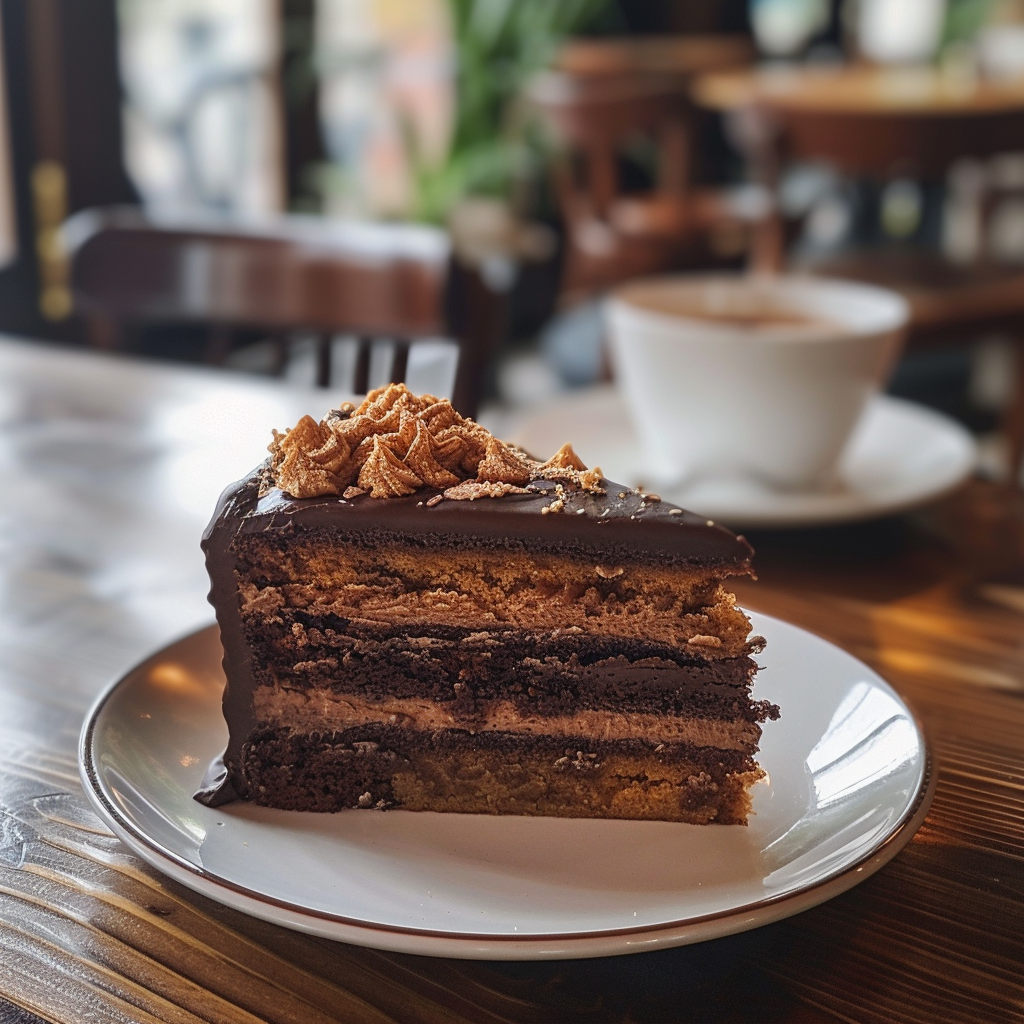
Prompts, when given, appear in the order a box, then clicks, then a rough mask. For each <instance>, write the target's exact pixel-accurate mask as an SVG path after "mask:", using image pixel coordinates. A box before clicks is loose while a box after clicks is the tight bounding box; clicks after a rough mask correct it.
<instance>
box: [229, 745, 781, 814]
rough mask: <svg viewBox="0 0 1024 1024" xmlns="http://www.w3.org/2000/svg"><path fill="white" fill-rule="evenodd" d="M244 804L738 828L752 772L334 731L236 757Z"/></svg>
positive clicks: (589, 751)
mask: <svg viewBox="0 0 1024 1024" xmlns="http://www.w3.org/2000/svg"><path fill="white" fill-rule="evenodd" d="M239 771H240V775H241V776H242V777H243V778H244V780H245V784H246V787H247V792H248V794H249V799H251V800H253V801H254V802H255V803H265V804H268V805H270V806H274V807H282V808H284V809H286V810H287V809H301V810H315V811H336V810H343V809H345V808H349V807H366V808H370V807H375V808H381V809H383V808H387V807H389V806H401V807H404V808H407V809H410V810H444V811H454V812H463V813H489V814H502V813H506V814H507V813H512V814H523V813H531V814H546V815H553V816H561V817H580V816H590V817H625V818H636V819H648V820H662V821H682V822H690V823H694V824H706V823H708V822H711V821H717V822H719V823H721V824H732V823H739V822H743V821H745V820H746V817H747V813H748V811H749V797H748V795H747V792H746V789H747V787H748V786H749V785H750V783H752V782H753V781H756V779H757V778H759V777H760V776H761V774H762V773H761V771H760V770H759V769H758V768H757V767H756V765H754V764H753V762H752V761H751V760H750V759H749V758H748V757H746V756H744V755H742V754H738V753H734V752H730V751H715V750H709V751H706V752H704V753H703V754H701V753H699V752H698V753H697V755H696V756H694V755H693V754H692V753H691V752H689V751H682V750H679V749H673V748H672V747H665V748H664V749H663V750H660V751H656V750H655V749H654V748H653V746H652V744H651V743H644V742H641V741H620V742H616V743H606V742H601V741H595V740H592V739H588V740H587V741H585V742H583V741H581V743H579V744H575V745H574V744H572V743H569V742H567V741H565V740H564V739H559V738H538V737H530V738H529V739H522V738H517V737H512V736H508V735H504V734H500V733H498V734H491V735H483V736H474V737H469V736H468V735H467V734H465V733H461V734H460V733H442V734H440V735H436V736H431V735H424V734H416V733H409V732H407V731H405V730H402V729H388V728H386V727H377V728H373V727H365V728H362V729H350V730H346V731H345V732H342V733H337V734H317V733H313V734H296V733H293V732H290V731H287V730H265V731H261V732H259V733H257V734H255V735H254V736H253V737H252V739H251V740H250V741H249V742H247V743H246V744H245V746H244V748H243V749H242V751H241V757H240V769H239Z"/></svg>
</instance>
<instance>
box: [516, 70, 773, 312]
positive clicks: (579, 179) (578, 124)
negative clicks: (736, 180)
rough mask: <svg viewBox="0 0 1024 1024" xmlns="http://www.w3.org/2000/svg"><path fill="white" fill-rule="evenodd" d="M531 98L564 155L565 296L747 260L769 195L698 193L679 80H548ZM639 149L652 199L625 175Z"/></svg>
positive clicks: (565, 76)
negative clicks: (632, 187)
mask: <svg viewBox="0 0 1024 1024" xmlns="http://www.w3.org/2000/svg"><path fill="white" fill-rule="evenodd" d="M527 97H528V100H529V102H530V104H531V105H532V107H533V108H534V109H535V110H536V111H537V112H538V113H539V114H540V116H541V117H542V119H543V120H544V121H545V122H546V124H547V125H548V127H549V129H550V132H551V134H552V136H553V138H554V142H555V146H556V149H557V151H558V152H557V153H556V157H555V159H554V162H553V178H554V183H555V190H556V194H557V196H558V202H559V206H560V208H561V213H562V218H563V221H564V226H565V231H566V257H565V259H566V263H565V279H564V288H563V290H564V292H566V293H570V294H572V293H588V292H594V291H599V290H601V289H603V288H606V287H608V286H609V285H613V284H615V283H617V282H619V281H622V280H626V279H628V278H631V277H636V276H639V275H642V274H649V273H656V272H659V271H663V270H672V269H681V268H696V267H702V266H709V265H715V264H718V265H722V264H723V263H725V262H727V261H729V260H732V261H736V260H738V259H740V258H742V255H743V254H744V253H745V252H746V251H747V248H748V245H749V234H750V230H751V226H752V224H753V223H756V221H757V220H759V219H760V218H761V217H763V216H764V214H765V195H764V193H763V191H760V190H757V189H749V188H748V189H743V190H724V189H714V188H699V187H696V186H695V185H694V184H693V182H692V180H691V178H692V173H691V163H692V159H691V158H692V152H691V129H692V116H693V108H692V106H691V105H690V102H689V100H688V97H687V94H686V87H685V85H684V83H683V82H682V81H681V79H680V77H679V76H668V75H651V74H644V73H624V74H617V73H610V74H593V73H590V72H589V71H588V72H585V73H579V72H575V73H574V72H567V71H548V72H545V73H543V74H541V75H539V76H538V77H537V78H535V79H534V80H533V82H532V83H531V84H530V86H529V89H528V92H527ZM638 141H641V142H646V143H648V146H649V152H650V154H651V155H652V156H653V158H654V160H655V167H654V178H655V180H654V185H653V188H651V189H649V190H645V191H640V192H630V191H629V190H628V188H627V187H626V185H625V183H624V181H623V176H622V174H621V167H622V162H623V157H624V155H625V154H626V153H627V152H628V150H629V148H630V147H631V146H634V145H635V144H636V143H637V142H638Z"/></svg>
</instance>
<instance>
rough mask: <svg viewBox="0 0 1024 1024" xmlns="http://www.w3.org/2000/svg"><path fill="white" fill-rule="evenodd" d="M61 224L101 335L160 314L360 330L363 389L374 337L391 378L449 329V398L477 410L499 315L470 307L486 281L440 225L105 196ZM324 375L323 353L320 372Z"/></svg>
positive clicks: (84, 303)
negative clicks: (193, 208) (452, 379)
mask: <svg viewBox="0 0 1024 1024" xmlns="http://www.w3.org/2000/svg"><path fill="white" fill-rule="evenodd" d="M64 237H65V243H66V248H67V251H68V254H69V258H70V269H71V283H72V291H73V295H74V300H75V307H76V310H77V312H79V313H80V314H81V315H83V316H84V317H86V318H87V319H88V320H90V321H92V322H93V327H94V332H93V333H94V336H95V337H96V338H97V340H98V341H100V342H103V341H104V340H107V341H108V342H109V341H110V339H111V337H113V336H116V332H117V328H118V325H120V324H128V323H153V322H168V321H170V322H185V323H195V324H202V325H206V326H207V327H209V328H211V329H212V330H214V331H223V330H227V329H231V328H259V329H266V330H268V331H270V332H275V331H276V332H285V331H299V330H301V331H312V332H316V333H318V334H319V335H320V336H321V338H322V339H324V343H323V345H322V351H324V352H327V351H329V349H328V343H329V338H330V336H332V335H334V334H351V335H355V336H356V337H357V338H358V339H359V340H360V352H359V357H358V358H357V361H356V379H355V380H353V382H352V386H353V390H355V391H365V390H366V385H367V381H366V375H367V371H368V366H369V349H370V345H371V343H372V340H373V339H380V338H386V339H388V340H391V341H393V342H394V343H395V345H396V354H395V358H394V362H393V367H392V377H393V378H394V379H396V380H402V379H403V378H404V374H405V368H406V360H407V357H408V346H409V344H410V343H412V342H415V341H416V340H418V339H425V338H437V337H447V338H451V339H452V340H453V341H455V342H456V343H457V344H458V345H459V361H458V371H457V376H456V383H455V393H454V395H453V401H454V402H455V404H456V407H457V408H459V410H460V411H461V412H463V413H464V414H465V415H475V414H476V411H477V406H478V403H479V399H480V390H481V387H482V377H483V373H484V371H485V368H486V363H487V360H488V359H489V358H490V356H491V348H492V345H493V341H494V336H493V335H494V330H495V328H496V323H495V318H493V317H492V318H490V322H488V320H489V318H488V316H487V315H486V314H484V315H481V313H480V309H479V308H478V307H479V305H480V303H481V301H482V292H481V289H483V288H484V286H483V284H482V282H479V281H476V282H474V281H473V280H471V277H472V275H471V274H469V273H465V274H464V273H462V272H461V271H460V269H459V268H458V267H457V266H456V264H455V261H453V259H452V253H451V247H450V245H449V242H448V238H447V236H446V234H445V233H444V232H441V231H438V230H434V229H430V228H427V227H424V226H413V225H388V224H336V223H333V222H327V221H322V220H319V219H316V218H304V217H282V218H275V219H273V220H271V221H268V222H266V223H255V224H252V225H239V224H237V223H234V222H232V223H227V222H225V223H219V222H217V221H215V220H212V221H211V220H206V219H203V220H195V221H188V220H184V219H175V220H173V221H170V220H160V219H155V218H153V217H151V216H148V215H146V214H145V213H143V212H142V211H141V210H139V209H137V208H104V209H94V210H85V211H82V212H81V213H79V214H76V215H75V216H74V217H72V218H71V219H70V220H69V221H68V222H67V224H66V225H65V231H64ZM474 302H475V303H476V306H474ZM327 375H328V373H327V366H326V364H325V361H324V360H323V359H322V360H321V367H320V373H319V377H320V383H322V384H326V383H327V381H326V380H325V379H324V378H325V377H326V376H327Z"/></svg>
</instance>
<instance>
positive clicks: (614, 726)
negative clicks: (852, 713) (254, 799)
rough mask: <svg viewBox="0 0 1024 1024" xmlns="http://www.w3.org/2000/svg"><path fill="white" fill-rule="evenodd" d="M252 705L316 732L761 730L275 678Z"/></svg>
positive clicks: (728, 736)
mask: <svg viewBox="0 0 1024 1024" xmlns="http://www.w3.org/2000/svg"><path fill="white" fill-rule="evenodd" d="M253 710H254V713H255V716H256V724H257V728H258V727H260V726H261V725H265V726H268V727H276V728H284V729H289V730H292V731H296V732H305V733H310V732H317V733H320V734H322V733H324V732H341V731H342V730H344V729H348V728H358V727H359V726H363V725H372V724H376V725H393V726H399V727H401V728H405V729H412V730H416V731H419V732H422V733H428V734H432V733H436V732H439V731H441V730H445V729H455V730H461V731H463V732H468V733H470V734H471V735H475V734H477V733H487V732H492V733H493V732H500V733H506V734H510V735H517V736H523V737H529V736H554V737H559V738H564V739H575V738H579V737H587V738H588V740H589V741H593V742H598V743H603V742H614V741H617V740H648V741H650V742H652V743H685V744H689V745H691V746H697V747H718V748H721V749H724V750H748V751H750V750H753V749H755V748H756V746H757V742H758V740H759V739H760V738H761V729H760V727H759V726H757V725H755V724H754V723H752V722H744V721H735V722H733V721H726V720H723V719H704V718H694V717H692V716H682V715H662V714H650V713H643V712H631V713H625V712H616V711H597V710H582V711H577V712H576V713H575V714H571V715H537V714H530V713H529V712H528V711H525V710H524V709H523V708H521V707H517V706H516V705H515V704H514V703H512V702H511V701H507V700H494V701H486V702H482V703H480V704H478V705H477V706H476V707H475V708H474V709H473V713H472V714H471V715H463V714H459V713H457V711H456V710H455V709H453V708H451V707H450V706H445V705H444V704H439V703H437V702H436V701H430V700H424V699H422V698H412V697H407V698H404V699H403V698H392V699H385V700H367V699H366V698H365V697H361V696H359V695H358V694H353V693H338V694H336V693H332V692H331V691H329V690H312V691H305V692H301V691H297V690H284V689H281V688H280V687H274V686H261V687H259V688H258V689H257V690H256V691H255V693H254V694H253Z"/></svg>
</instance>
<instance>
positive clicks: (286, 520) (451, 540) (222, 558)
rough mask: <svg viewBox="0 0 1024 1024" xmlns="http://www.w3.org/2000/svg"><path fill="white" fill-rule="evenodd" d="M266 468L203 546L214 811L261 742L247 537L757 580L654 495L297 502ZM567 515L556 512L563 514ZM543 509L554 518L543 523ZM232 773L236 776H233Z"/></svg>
mask: <svg viewBox="0 0 1024 1024" xmlns="http://www.w3.org/2000/svg"><path fill="white" fill-rule="evenodd" d="M263 471H264V468H263V467H259V468H257V469H256V470H254V471H253V472H252V473H251V474H250V475H249V476H248V477H246V478H245V479H244V480H242V481H240V482H238V483H236V484H233V485H232V486H230V487H229V488H228V489H227V490H226V491H225V492H224V493H223V494H222V495H221V498H220V501H219V503H218V506H217V510H216V512H215V513H214V516H213V519H212V521H211V522H210V525H209V526H208V527H207V529H206V532H205V533H204V535H203V550H204V552H205V554H206V561H207V567H208V569H209V572H210V579H211V591H210V601H211V603H212V604H213V605H214V607H215V608H217V609H218V622H219V625H220V630H221V642H222V644H223V647H224V670H225V674H226V675H227V678H228V679H229V680H231V682H230V683H229V684H228V685H227V687H225V690H224V715H225V718H226V719H227V722H228V726H229V729H230V739H229V743H228V748H227V750H226V751H225V753H224V757H223V759H218V760H217V761H216V762H214V764H212V765H211V766H210V769H209V771H208V772H207V774H206V777H205V778H204V780H203V785H202V788H201V789H200V790H199V792H198V793H197V794H196V798H197V799H198V800H200V801H201V802H203V803H206V804H208V805H210V806H218V805H220V804H223V803H227V802H228V801H230V800H234V799H237V798H238V797H244V796H245V795H246V793H245V792H239V791H238V789H239V788H243V789H244V787H245V782H244V780H243V779H240V778H238V777H237V775H236V774H235V773H233V772H232V771H231V769H233V768H234V766H236V765H238V764H239V763H240V757H239V755H240V753H241V746H242V744H243V743H244V741H245V738H246V737H247V736H248V735H249V733H250V732H251V731H252V727H253V716H252V706H251V695H252V690H253V688H254V686H255V681H254V680H253V678H252V673H251V670H250V667H249V661H248V653H247V645H246V642H245V638H244V636H243V635H242V625H241V618H240V616H239V615H238V613H237V604H238V597H237V593H236V587H235V575H234V565H235V558H234V554H233V552H232V543H233V541H234V539H235V537H236V536H238V535H240V534H243V535H244V534H255V533H267V534H271V535H272V534H273V533H275V532H279V531H283V532H285V533H290V532H294V531H301V530H306V529H312V530H319V529H330V530H332V531H336V532H337V533H338V535H339V537H342V538H344V537H351V538H353V539H355V538H356V537H357V536H360V535H361V536H365V537H367V538H381V539H384V538H386V537H394V538H401V539H405V540H408V541H414V542H416V543H421V544H424V545H427V546H438V547H453V546H459V547H465V546H477V547H483V548H492V549H493V548H499V549H501V548H505V549H528V550H540V551H550V552H554V553H566V554H573V555H578V556H582V555H589V556H592V557H594V558H595V559H597V560H598V561H599V562H600V563H603V564H608V563H614V562H616V561H617V560H619V559H622V560H628V561H631V562H633V563H636V562H641V563H646V564H652V565H654V564H666V563H667V564H674V565H686V564H692V565H701V566H705V567H709V568H712V569H714V570H715V571H716V572H720V573H721V575H723V576H732V575H745V574H749V573H750V571H751V568H750V563H751V557H752V555H753V549H752V548H751V547H750V545H749V544H748V543H747V541H746V540H745V539H744V538H743V537H737V536H735V535H734V534H732V533H731V532H730V531H729V530H727V529H725V528H724V527H722V526H718V525H709V524H708V521H707V520H706V519H704V518H703V517H701V516H697V515H694V514H693V513H691V512H687V511H683V510H680V509H678V507H677V506H674V505H671V504H669V503H667V502H664V501H651V500H647V499H646V498H645V496H644V495H643V494H642V493H640V492H638V491H634V490H632V489H631V488H628V487H625V486H623V485H620V484H616V483H613V482H611V481H602V488H603V489H604V490H605V491H606V493H605V494H596V493H592V492H589V491H583V490H573V489H570V488H569V487H566V488H564V489H559V488H557V485H556V484H555V483H554V482H553V481H548V480H537V481H535V482H534V483H532V484H531V485H530V493H527V494H507V495H505V496H503V497H501V498H478V499H476V500H474V501H454V500H451V499H443V500H440V501H438V502H436V503H433V504H432V503H431V499H433V498H435V496H437V495H439V494H441V492H440V491H436V490H430V489H425V490H420V491H417V492H416V493H415V494H412V495H409V496H407V497H397V498H386V499H380V498H371V497H369V495H365V494H363V495H358V496H357V497H355V498H352V499H344V498H340V497H335V496H328V497H321V498H292V497H290V496H289V495H287V494H285V493H284V492H282V491H280V490H278V489H276V488H275V489H273V490H271V491H270V492H268V493H267V494H265V495H264V496H263V497H262V498H261V497H260V496H259V489H260V488H259V484H260V479H261V477H262V474H263ZM556 498H561V508H560V509H559V510H557V511H555V510H554V509H552V508H551V506H552V504H553V503H554V504H558V502H557V501H556ZM545 509H548V511H547V512H545ZM225 764H226V766H227V767H225Z"/></svg>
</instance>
